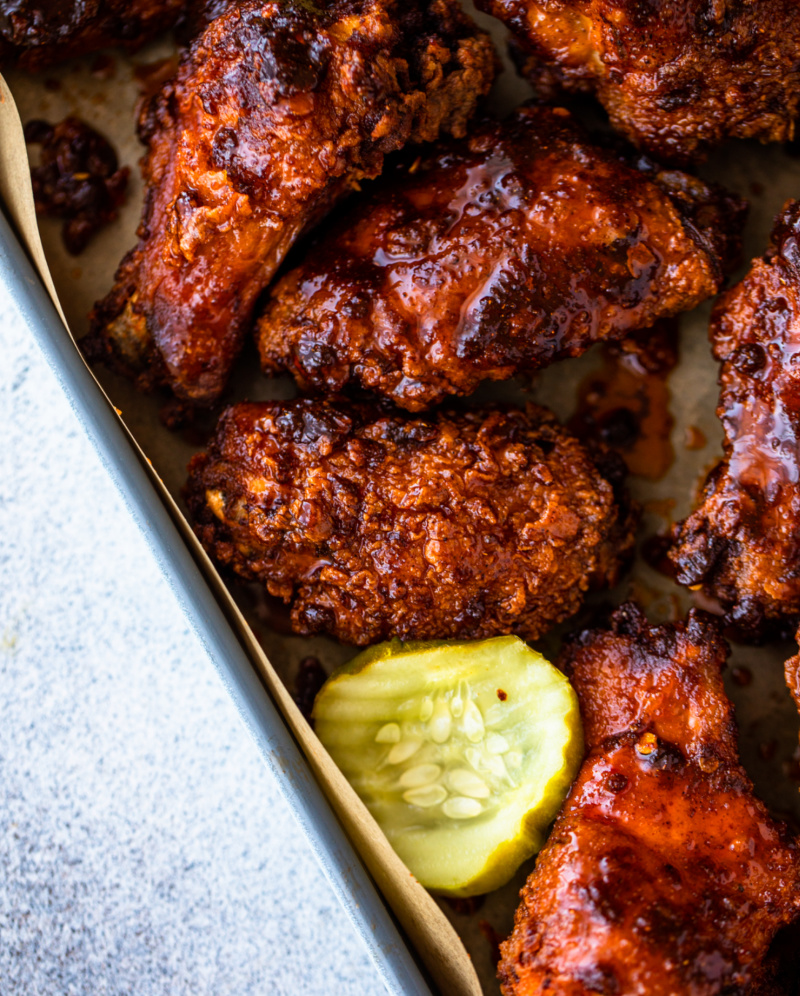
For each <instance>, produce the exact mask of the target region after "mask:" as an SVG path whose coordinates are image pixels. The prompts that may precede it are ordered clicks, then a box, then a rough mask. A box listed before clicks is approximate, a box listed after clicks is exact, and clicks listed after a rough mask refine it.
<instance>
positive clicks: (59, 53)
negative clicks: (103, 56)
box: [0, 0, 188, 70]
mask: <svg viewBox="0 0 800 996" xmlns="http://www.w3.org/2000/svg"><path fill="white" fill-rule="evenodd" d="M187 5H188V0H161V2H156V0H128V2H127V3H121V2H120V0H103V2H101V0H66V2H65V0H0V69H4V68H7V67H10V66H18V67H19V68H20V69H27V70H40V69H46V68H47V67H48V66H52V65H53V64H54V63H57V62H61V61H62V60H63V59H69V58H72V56H76V55H86V54H87V53H89V52H96V51H97V50H98V49H101V48H107V47H112V46H118V47H121V48H126V49H128V50H133V49H137V48H139V47H140V46H141V45H144V43H145V42H147V41H150V39H151V38H154V37H155V36H156V35H157V34H159V33H160V32H162V31H166V30H167V28H171V27H172V26H173V25H174V24H175V22H176V21H177V20H178V18H179V17H180V16H181V15H182V14H183V12H184V10H185V9H186V7H187Z"/></svg>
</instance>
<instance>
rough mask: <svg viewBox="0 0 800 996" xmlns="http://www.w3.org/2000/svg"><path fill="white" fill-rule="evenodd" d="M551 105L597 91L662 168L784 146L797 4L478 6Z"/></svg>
mask: <svg viewBox="0 0 800 996" xmlns="http://www.w3.org/2000/svg"><path fill="white" fill-rule="evenodd" d="M477 6H478V7H480V8H481V9H482V10H485V11H487V12H488V13H490V14H494V15H495V16H496V17H499V18H500V19H501V20H502V21H505V22H506V24H508V26H509V27H510V28H511V30H512V32H513V34H514V40H515V43H516V45H517V46H518V50H519V59H518V62H519V64H520V68H521V70H522V72H523V74H524V75H526V76H527V77H528V78H529V79H530V80H531V82H532V83H533V84H534V86H535V87H536V88H537V91H538V92H539V93H540V94H541V95H542V96H543V97H545V98H547V97H550V98H553V97H557V95H558V94H559V93H560V92H561V91H562V90H569V91H573V92H574V91H578V92H590V93H595V94H596V95H597V97H598V99H599V100H600V102H601V103H602V104H603V105H604V107H605V108H606V110H607V111H608V113H609V115H610V117H611V121H612V124H613V125H614V128H615V130H617V131H619V132H621V133H622V134H623V135H626V136H627V137H628V138H629V139H630V140H631V141H632V142H634V144H636V145H638V146H639V147H640V148H642V149H645V150H647V151H648V152H650V153H652V154H653V155H655V156H656V157H658V158H659V159H661V160H664V161H668V162H669V161H676V162H685V161H687V160H691V159H693V158H696V157H697V156H698V154H701V153H702V152H703V150H704V149H705V148H706V147H708V146H713V145H718V144H719V143H720V142H722V141H723V140H724V139H725V138H727V137H736V138H758V139H761V140H762V141H786V140H787V139H791V137H792V135H793V133H794V122H795V119H796V117H797V114H798V104H799V103H800V18H798V16H797V13H798V12H797V3H796V0H477Z"/></svg>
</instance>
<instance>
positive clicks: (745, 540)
mask: <svg viewBox="0 0 800 996" xmlns="http://www.w3.org/2000/svg"><path fill="white" fill-rule="evenodd" d="M711 343H712V347H713V350H714V356H715V357H716V358H717V359H718V360H719V361H720V362H721V363H722V369H721V372H720V383H721V385H722V390H721V393H720V400H719V407H718V408H717V414H718V415H719V417H720V418H721V419H722V424H723V427H724V430H725V442H724V451H725V459H724V460H723V461H722V462H721V463H720V464H719V466H718V467H717V468H716V469H715V470H714V471H712V473H711V474H710V475H709V477H708V480H707V481H706V485H705V489H704V493H703V500H702V502H701V504H700V507H699V508H698V509H697V511H696V512H694V513H693V514H692V515H691V516H690V517H689V518H688V519H686V520H685V521H684V522H681V523H679V524H678V525H677V526H676V527H675V529H674V532H673V539H674V546H673V548H672V549H671V550H670V553H669V556H670V559H671V560H672V562H673V564H674V565H675V567H676V569H677V577H678V580H679V581H681V582H682V583H683V584H688V585H697V584H702V585H703V590H704V591H705V592H706V594H708V595H711V596H712V597H714V598H716V599H717V600H718V601H719V602H720V603H721V604H722V606H723V607H724V608H725V610H726V612H727V615H728V618H729V620H730V621H731V622H732V623H733V624H734V625H735V627H736V628H737V630H738V631H739V633H740V635H742V636H750V637H757V636H759V635H760V634H761V632H762V631H763V629H764V627H765V625H767V624H768V623H769V622H770V621H771V620H780V619H786V620H795V619H797V618H798V617H799V616H800V380H799V379H798V378H799V377H800V362H798V360H800V356H799V355H798V353H800V203H797V202H791V203H789V204H788V205H787V206H786V208H785V209H784V211H783V212H782V213H781V214H780V215H779V217H778V218H777V220H776V223H775V227H774V229H773V232H772V246H771V248H770V250H769V252H768V253H767V254H766V256H765V257H764V258H763V259H757V260H754V262H753V264H752V266H751V268H750V272H749V273H748V274H747V276H746V277H745V278H744V280H742V281H741V283H739V284H737V285H736V287H734V288H732V289H731V290H730V291H728V292H727V293H726V294H724V295H723V296H722V297H721V298H720V299H719V301H718V303H717V305H716V307H715V308H714V311H713V313H712V316H711Z"/></svg>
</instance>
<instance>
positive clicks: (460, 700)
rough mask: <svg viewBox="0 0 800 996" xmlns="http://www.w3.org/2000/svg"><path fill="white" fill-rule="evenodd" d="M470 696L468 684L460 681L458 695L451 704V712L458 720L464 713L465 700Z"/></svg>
mask: <svg viewBox="0 0 800 996" xmlns="http://www.w3.org/2000/svg"><path fill="white" fill-rule="evenodd" d="M468 694H469V690H468V689H467V686H466V682H464V681H459V683H458V690H457V691H456V694H455V695H454V696H453V701H452V702H451V703H450V711H451V712H452V714H453V715H454V716H455V717H456V719H458V718H459V717H460V716H461V714H462V713H463V712H464V699H465V698H466V697H467V695H468Z"/></svg>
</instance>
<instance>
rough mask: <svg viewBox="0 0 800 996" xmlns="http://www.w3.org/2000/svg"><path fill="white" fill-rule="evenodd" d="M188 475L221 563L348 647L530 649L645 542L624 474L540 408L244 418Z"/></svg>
mask: <svg viewBox="0 0 800 996" xmlns="http://www.w3.org/2000/svg"><path fill="white" fill-rule="evenodd" d="M189 470H190V479H189V483H188V486H187V489H186V499H187V503H188V505H189V509H190V512H191V515H192V518H193V520H194V522H195V531H196V533H197V535H198V537H199V538H200V540H201V541H202V543H203V546H204V547H205V548H206V550H207V551H208V552H209V553H210V554H211V556H213V557H214V558H215V559H216V560H217V561H218V562H219V563H221V564H223V565H226V566H228V567H231V568H233V570H235V571H236V572H237V573H238V574H240V575H242V576H243V577H245V578H249V579H257V580H260V581H262V582H263V583H264V584H265V585H266V587H267V589H268V591H269V592H270V593H271V594H272V595H276V596H279V597H281V598H283V599H284V600H285V601H287V602H291V603H292V609H291V620H292V626H293V628H294V630H295V631H296V632H298V633H304V634H310V633H319V632H328V633H331V634H332V635H334V636H336V637H338V638H339V639H341V640H343V641H344V642H346V643H354V644H359V645H363V644H369V643H375V642H376V641H378V640H385V639H388V638H390V637H400V638H403V639H440V638H442V639H443V638H448V637H463V638H473V637H474V638H480V637H488V636H495V635H498V634H501V633H518V634H520V635H521V636H523V637H526V638H530V639H533V638H535V637H537V636H539V635H540V634H541V633H543V632H544V631H545V630H547V629H548V628H549V627H550V626H551V625H553V624H554V623H555V622H557V621H559V620H561V619H564V618H566V617H567V616H569V615H571V614H572V613H574V612H575V611H576V610H577V608H578V607H579V605H580V604H581V601H582V598H583V594H584V592H585V591H586V589H587V588H588V587H589V584H590V582H592V583H609V584H610V583H613V582H614V580H615V579H616V577H617V574H618V572H619V567H620V561H621V560H622V559H624V558H625V557H626V556H627V554H628V553H629V552H630V550H631V547H632V542H633V540H632V526H633V521H632V517H631V515H630V512H629V510H628V509H627V508H626V507H625V506H624V505H623V504H621V502H622V501H623V499H620V500H619V501H618V500H617V499H616V498H615V494H614V490H615V489H614V485H615V484H616V481H614V480H609V478H612V477H613V472H611V473H609V472H608V471H605V473H606V476H603V475H602V474H601V472H600V470H599V469H598V467H597V465H596V463H595V462H593V460H592V459H591V458H590V456H589V454H588V453H587V451H586V450H585V449H584V447H583V446H582V445H581V444H580V443H579V442H578V441H577V440H576V439H575V438H574V437H573V436H571V435H570V434H569V433H567V432H566V430H564V429H563V428H562V427H561V426H560V425H559V424H558V423H557V422H556V420H555V419H554V417H553V416H552V415H551V414H550V413H549V412H547V411H546V410H545V409H541V408H535V407H530V408H528V409H526V410H521V409H510V410H495V409H488V410H487V409H484V410H475V411H466V412H460V413H459V412H452V411H439V412H437V413H436V414H433V415H430V416H427V417H416V418H412V417H410V416H407V415H402V414H398V413H397V412H395V411H394V410H390V409H389V408H384V407H380V406H371V405H365V404H356V403H352V402H344V401H330V400H325V401H322V400H320V401H314V400H310V399H300V400H296V401H289V402H286V401H273V402H265V403H260V404H239V405H234V406H233V407H231V408H228V410H227V411H226V412H225V413H224V414H223V416H222V419H221V421H220V424H219V427H218V429H217V433H216V436H215V438H214V439H213V441H212V443H211V445H210V447H209V450H208V452H207V453H203V454H199V455H198V456H196V457H194V459H193V460H192V462H191V464H190V466H189Z"/></svg>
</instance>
